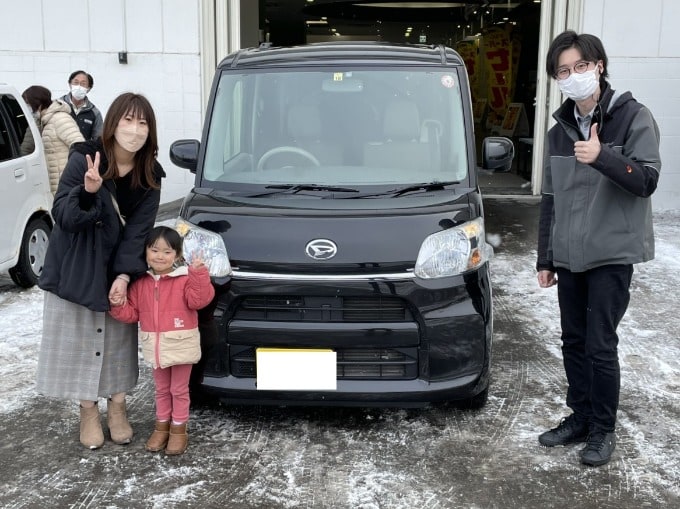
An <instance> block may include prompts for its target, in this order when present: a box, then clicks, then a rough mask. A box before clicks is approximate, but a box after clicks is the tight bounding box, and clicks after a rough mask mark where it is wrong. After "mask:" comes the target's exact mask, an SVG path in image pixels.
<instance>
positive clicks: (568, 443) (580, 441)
mask: <svg viewBox="0 0 680 509" xmlns="http://www.w3.org/2000/svg"><path fill="white" fill-rule="evenodd" d="M586 438H587V437H583V438H580V439H578V438H577V439H575V440H570V441H568V442H554V443H545V442H543V441H542V440H541V439H540V438H539V439H538V443H539V444H541V445H542V446H543V447H564V446H567V445H572V444H582V443H584V442H585V441H586Z"/></svg>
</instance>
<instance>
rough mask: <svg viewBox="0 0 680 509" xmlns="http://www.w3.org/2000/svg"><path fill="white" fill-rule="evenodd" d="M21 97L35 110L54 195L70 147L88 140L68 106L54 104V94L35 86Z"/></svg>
mask: <svg viewBox="0 0 680 509" xmlns="http://www.w3.org/2000/svg"><path fill="white" fill-rule="evenodd" d="M22 97H23V98H24V101H26V104H28V105H29V106H30V107H31V109H32V110H33V114H34V118H35V119H36V123H37V124H38V129H40V132H41V133H42V141H43V149H44V150H45V159H46V161H47V171H48V174H49V177H50V190H51V191H52V194H55V193H56V192H57V185H58V184H59V179H60V178H61V174H62V172H63V171H64V166H66V161H67V160H68V154H69V149H70V148H71V145H72V144H73V143H76V142H79V141H85V139H84V138H83V135H82V134H81V133H80V129H78V125H77V124H76V121H75V120H73V118H72V117H71V109H70V108H69V106H68V104H66V103H65V102H63V101H61V100H59V99H56V100H54V101H53V100H52V93H51V92H50V91H49V90H48V89H47V88H45V87H41V86H40V85H33V86H31V87H28V88H27V89H26V90H24V93H23V94H22ZM36 114H37V115H36Z"/></svg>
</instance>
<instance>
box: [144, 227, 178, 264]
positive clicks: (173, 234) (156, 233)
mask: <svg viewBox="0 0 680 509" xmlns="http://www.w3.org/2000/svg"><path fill="white" fill-rule="evenodd" d="M159 239H163V240H164V241H165V242H166V243H167V244H168V246H170V248H171V249H173V250H174V251H175V252H176V253H177V259H178V260H184V257H183V253H182V237H181V236H180V234H179V233H177V230H173V229H172V228H169V227H167V226H156V227H155V228H154V229H153V230H151V231H150V232H149V235H148V237H147V238H146V247H153V246H154V245H156V242H158V240H159Z"/></svg>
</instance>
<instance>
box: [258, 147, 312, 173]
mask: <svg viewBox="0 0 680 509" xmlns="http://www.w3.org/2000/svg"><path fill="white" fill-rule="evenodd" d="M286 153H289V154H298V155H300V156H302V157H304V158H305V159H308V160H310V161H311V162H312V163H314V165H315V166H320V165H321V163H319V160H318V159H317V158H316V157H314V155H313V154H312V153H310V152H307V151H306V150H305V149H302V148H300V147H290V146H282V147H274V148H273V149H270V150H267V151H266V152H265V153H264V154H262V157H260V160H259V161H258V162H257V171H262V170H263V169H264V164H265V163H266V162H267V161H269V159H271V158H272V157H273V156H275V155H276V154H286Z"/></svg>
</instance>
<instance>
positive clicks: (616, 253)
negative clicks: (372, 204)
mask: <svg viewBox="0 0 680 509" xmlns="http://www.w3.org/2000/svg"><path fill="white" fill-rule="evenodd" d="M607 62H608V61H607V54H606V53H605V51H604V47H603V45H602V41H600V39H599V38H597V37H596V36H594V35H591V34H577V33H576V32H573V31H571V30H569V31H566V32H563V33H562V34H560V35H558V36H557V37H556V38H555V40H554V41H553V42H552V44H551V45H550V48H549V49H548V54H547V56H546V71H547V73H548V75H549V76H551V77H552V78H553V79H554V80H555V83H556V84H557V86H558V87H559V88H560V90H561V91H562V93H563V94H564V96H566V100H565V101H564V103H563V104H562V106H561V107H560V108H559V109H558V110H557V111H556V112H555V113H554V114H553V117H554V118H555V120H556V124H555V125H554V126H553V127H552V128H551V129H550V130H549V131H548V136H547V141H546V147H547V157H546V158H545V161H546V165H545V168H544V172H543V185H542V190H541V191H542V196H541V209H540V219H539V235H538V249H537V252H538V260H537V263H536V268H537V270H538V284H539V286H541V287H542V288H548V287H551V286H553V285H557V297H558V301H559V306H560V324H561V327H562V357H563V361H564V369H565V372H566V378H567V382H568V387H567V394H566V405H567V406H568V407H569V408H570V410H571V412H572V413H571V415H569V416H568V417H566V418H564V419H562V420H561V422H560V423H559V424H558V425H557V426H556V427H555V428H553V429H550V430H548V431H545V432H544V433H541V434H540V435H539V437H538V441H539V442H540V443H541V445H543V446H546V447H553V446H562V445H567V444H573V443H578V442H584V443H585V447H584V448H583V449H582V450H581V454H580V456H581V458H580V460H581V463H583V464H586V465H591V466H600V465H604V464H606V463H608V462H609V461H610V460H611V459H612V454H613V452H614V450H615V448H616V434H615V430H616V414H617V410H618V404H619V390H620V387H621V383H620V378H621V375H620V371H619V359H618V350H617V347H618V341H619V338H618V335H617V327H618V325H619V323H620V321H621V319H622V318H623V316H624V314H625V312H626V309H627V307H628V303H629V301H630V291H629V288H630V284H631V280H632V277H633V265H634V264H636V263H641V262H645V261H648V260H651V259H652V258H654V231H653V227H652V209H651V200H650V195H651V194H652V193H653V192H654V191H655V189H656V185H657V182H658V179H659V171H660V170H661V159H660V155H659V129H658V127H657V125H656V122H655V121H654V117H653V116H652V114H651V112H650V111H649V110H648V109H647V108H646V107H645V106H643V105H642V104H640V103H639V102H637V101H636V100H635V99H634V98H633V95H632V94H631V93H630V92H623V93H622V92H619V91H615V90H613V89H612V88H611V86H610V85H609V82H608V81H607V79H606V78H607V76H608V74H607ZM555 420H556V421H557V418H555Z"/></svg>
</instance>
